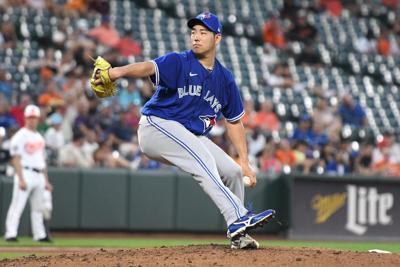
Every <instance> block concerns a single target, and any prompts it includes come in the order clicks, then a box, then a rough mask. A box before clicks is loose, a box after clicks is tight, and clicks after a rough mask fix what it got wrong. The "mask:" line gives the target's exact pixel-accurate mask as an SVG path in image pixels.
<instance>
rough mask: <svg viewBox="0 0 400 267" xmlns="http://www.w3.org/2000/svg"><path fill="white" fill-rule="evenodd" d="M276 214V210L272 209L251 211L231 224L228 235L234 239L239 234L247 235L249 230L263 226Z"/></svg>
mask: <svg viewBox="0 0 400 267" xmlns="http://www.w3.org/2000/svg"><path fill="white" fill-rule="evenodd" d="M274 215H275V211H274V210H271V209H270V210H265V211H263V212H260V213H257V214H254V213H250V212H249V213H247V214H246V215H245V216H243V217H241V218H239V219H237V221H236V222H234V223H232V224H231V225H229V227H228V231H227V233H226V236H227V237H228V238H230V239H232V238H234V237H236V236H237V235H245V234H246V232H247V231H248V230H251V229H254V228H256V227H259V226H262V225H263V224H264V223H266V222H268V221H269V220H270V219H272V218H273V217H274Z"/></svg>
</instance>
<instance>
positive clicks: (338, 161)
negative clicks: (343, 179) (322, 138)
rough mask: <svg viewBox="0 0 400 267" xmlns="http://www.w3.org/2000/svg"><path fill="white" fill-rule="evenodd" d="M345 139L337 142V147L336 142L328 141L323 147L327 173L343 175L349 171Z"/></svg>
mask: <svg viewBox="0 0 400 267" xmlns="http://www.w3.org/2000/svg"><path fill="white" fill-rule="evenodd" d="M346 142H347V141H346V140H343V141H342V142H340V143H339V147H340V148H339V149H336V148H335V147H337V145H336V144H332V143H329V144H328V145H326V146H325V147H324V160H325V164H326V165H325V171H326V173H328V174H336V175H345V174H348V173H350V172H351V166H350V158H349V154H348V153H347V149H343V147H346V146H347V143H346Z"/></svg>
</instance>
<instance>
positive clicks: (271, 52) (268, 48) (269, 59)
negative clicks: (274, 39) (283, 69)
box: [261, 44, 280, 67]
mask: <svg viewBox="0 0 400 267" xmlns="http://www.w3.org/2000/svg"><path fill="white" fill-rule="evenodd" d="M263 49H264V53H263V56H262V58H261V63H263V64H265V65H267V66H268V67H273V66H275V65H276V64H278V63H279V62H280V60H279V57H278V53H277V49H275V48H274V47H273V46H272V45H270V44H264V47H263Z"/></svg>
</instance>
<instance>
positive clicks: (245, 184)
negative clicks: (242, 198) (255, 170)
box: [243, 176, 251, 186]
mask: <svg viewBox="0 0 400 267" xmlns="http://www.w3.org/2000/svg"><path fill="white" fill-rule="evenodd" d="M243 183H244V186H250V183H251V181H250V177H249V176H243Z"/></svg>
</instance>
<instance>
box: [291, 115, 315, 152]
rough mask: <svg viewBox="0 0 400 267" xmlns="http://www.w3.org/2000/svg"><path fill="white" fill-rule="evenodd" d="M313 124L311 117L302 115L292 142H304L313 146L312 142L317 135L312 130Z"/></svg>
mask: <svg viewBox="0 0 400 267" xmlns="http://www.w3.org/2000/svg"><path fill="white" fill-rule="evenodd" d="M312 124H313V121H312V118H311V116H310V115H307V114H306V115H302V116H301V117H300V120H299V124H298V126H297V128H296V129H295V130H294V132H293V135H292V137H291V140H292V142H299V141H303V142H306V143H307V144H309V145H312V143H313V142H312V140H313V138H314V136H315V133H314V131H313V129H312V127H313V125H312Z"/></svg>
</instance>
